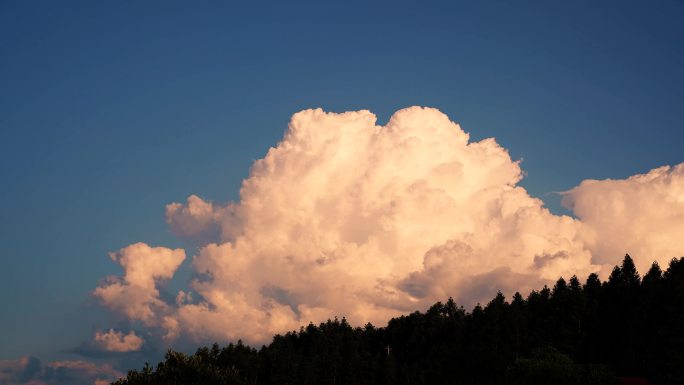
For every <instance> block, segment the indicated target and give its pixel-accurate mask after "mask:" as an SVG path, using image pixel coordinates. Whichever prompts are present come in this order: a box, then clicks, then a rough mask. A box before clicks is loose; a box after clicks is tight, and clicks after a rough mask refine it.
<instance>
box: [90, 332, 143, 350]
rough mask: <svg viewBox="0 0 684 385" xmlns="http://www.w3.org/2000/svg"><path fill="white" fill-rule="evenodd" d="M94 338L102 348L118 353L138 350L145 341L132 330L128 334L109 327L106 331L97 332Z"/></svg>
mask: <svg viewBox="0 0 684 385" xmlns="http://www.w3.org/2000/svg"><path fill="white" fill-rule="evenodd" d="M93 340H94V342H95V344H96V345H97V346H98V347H99V348H100V349H102V350H105V351H108V352H118V353H123V352H135V351H138V350H140V348H141V347H142V345H143V343H144V342H145V341H144V340H143V339H142V337H139V336H138V335H136V334H135V332H134V331H132V330H131V331H130V332H128V334H124V333H123V332H121V331H116V330H114V329H109V331H107V332H104V333H103V332H96V333H95V337H94V338H93Z"/></svg>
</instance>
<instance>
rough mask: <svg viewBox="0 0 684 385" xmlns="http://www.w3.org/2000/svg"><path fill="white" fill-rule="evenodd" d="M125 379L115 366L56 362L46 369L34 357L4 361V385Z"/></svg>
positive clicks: (82, 384)
mask: <svg viewBox="0 0 684 385" xmlns="http://www.w3.org/2000/svg"><path fill="white" fill-rule="evenodd" d="M121 376H122V373H121V372H119V371H117V370H115V369H114V368H113V367H112V366H111V365H108V364H106V365H101V366H98V365H96V364H94V363H92V362H87V361H55V362H51V363H49V364H46V365H43V364H41V362H40V360H39V359H37V358H35V357H31V356H27V357H22V358H20V359H18V360H4V361H3V360H0V383H1V384H3V385H102V384H109V383H111V382H112V381H115V380H116V379H118V378H120V377H121Z"/></svg>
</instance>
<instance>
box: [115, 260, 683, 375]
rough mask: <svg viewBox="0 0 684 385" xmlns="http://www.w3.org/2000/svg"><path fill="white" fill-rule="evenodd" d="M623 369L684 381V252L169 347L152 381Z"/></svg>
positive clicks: (577, 372) (602, 372)
mask: <svg viewBox="0 0 684 385" xmlns="http://www.w3.org/2000/svg"><path fill="white" fill-rule="evenodd" d="M617 377H631V378H641V380H639V381H646V380H645V379H648V381H649V382H650V383H651V384H654V385H682V384H684V258H680V259H673V260H672V261H671V262H670V265H669V266H668V268H667V270H666V271H665V272H663V271H662V270H661V269H660V267H659V266H658V264H656V263H654V264H653V266H652V267H651V269H650V270H649V271H648V272H647V273H646V275H644V277H643V279H642V278H641V277H640V276H639V274H638V273H637V271H636V268H635V267H634V263H633V261H632V259H631V258H630V257H629V255H627V256H625V258H624V260H623V262H622V265H621V266H616V267H615V269H614V270H613V272H612V274H611V275H610V277H609V279H608V280H607V281H606V282H601V281H600V280H599V278H598V276H597V275H596V274H591V275H590V276H589V277H588V278H587V279H586V281H585V282H584V283H581V282H580V281H579V279H578V278H577V277H574V276H573V277H572V278H570V279H569V280H568V281H566V280H565V279H563V278H560V279H559V280H558V281H557V282H556V284H555V285H554V287H553V288H548V287H544V288H542V289H541V290H539V291H532V292H531V293H530V294H529V295H528V296H527V298H526V299H525V298H523V296H522V295H520V294H519V293H516V294H515V295H514V296H513V298H512V299H511V300H510V301H507V300H506V298H505V297H504V296H503V295H502V294H501V293H499V294H497V295H496V297H495V298H494V299H492V300H491V301H490V302H489V303H488V304H486V305H485V306H484V307H483V306H480V305H477V306H475V308H474V309H473V310H472V312H467V311H466V310H465V309H464V308H463V307H460V306H458V305H456V304H455V303H454V301H453V300H452V299H449V300H447V301H446V302H445V303H441V302H438V303H436V304H434V305H433V306H432V307H430V309H428V310H427V311H426V312H424V313H421V312H414V313H412V314H409V315H405V316H401V317H398V318H393V319H391V320H390V321H389V323H388V324H387V326H385V327H375V326H373V325H370V324H368V325H366V326H365V327H363V328H360V327H357V328H353V327H351V326H350V325H349V324H348V323H347V321H346V320H345V319H344V318H342V319H341V320H339V319H335V320H328V321H327V322H325V323H321V324H320V325H318V326H316V325H313V324H310V325H309V326H307V327H305V328H301V329H300V330H299V331H296V332H295V331H293V332H289V333H287V334H285V335H277V336H275V337H274V338H273V341H272V342H271V343H270V344H269V345H268V346H263V347H262V348H261V349H259V350H256V349H253V348H251V347H248V346H245V345H243V344H242V343H241V342H238V343H237V344H230V345H228V346H226V347H223V348H220V347H219V346H218V345H216V344H214V345H213V346H212V347H211V348H207V347H204V348H200V349H198V350H197V352H196V353H195V354H193V355H185V354H183V353H179V352H174V351H169V352H168V353H167V355H166V357H165V360H164V361H163V362H161V363H159V364H158V365H157V366H156V367H152V366H149V365H148V366H146V367H145V368H143V369H142V370H140V371H135V370H134V371H130V372H129V373H128V376H127V377H126V378H124V379H121V380H119V381H117V382H116V383H115V384H116V385H140V384H164V385H171V384H179V385H180V384H207V385H208V384H245V385H248V384H254V385H256V384H260V385H272V384H273V385H275V384H280V385H307V384H310V385H324V384H332V385H343V384H346V385H354V384H368V385H379V384H405V385H409V384H411V385H414V384H430V385H431V384H473V385H486V384H513V385H515V384H520V385H522V384H540V385H547V384H555V385H565V384H568V385H569V384H577V385H579V384H614V383H616V380H617Z"/></svg>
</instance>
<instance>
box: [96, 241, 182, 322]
mask: <svg viewBox="0 0 684 385" xmlns="http://www.w3.org/2000/svg"><path fill="white" fill-rule="evenodd" d="M110 257H111V258H112V260H113V261H115V262H117V263H119V264H120V265H121V267H123V268H124V272H125V273H124V276H123V277H108V278H107V280H106V282H105V283H103V284H102V285H100V286H99V287H98V288H96V289H95V290H94V292H93V294H94V295H95V297H97V298H99V299H100V301H101V302H102V304H104V305H105V306H107V307H109V308H110V309H112V310H115V311H117V312H120V313H122V314H124V315H125V316H126V317H128V318H130V319H131V320H136V321H142V322H143V324H145V325H148V326H152V325H155V324H156V322H157V316H158V314H159V313H160V312H164V311H166V309H167V307H168V306H167V304H166V303H165V302H164V301H162V300H161V299H160V298H159V290H158V289H157V283H158V282H159V281H163V280H167V279H170V278H171V277H172V276H173V274H174V273H175V272H176V269H178V267H179V266H180V264H181V263H182V262H183V260H185V251H184V250H182V249H175V250H172V249H169V248H166V247H150V246H148V245H146V244H144V243H135V244H132V245H130V246H127V247H125V248H123V249H121V250H119V251H118V252H116V253H111V254H110Z"/></svg>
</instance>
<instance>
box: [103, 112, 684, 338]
mask: <svg viewBox="0 0 684 385" xmlns="http://www.w3.org/2000/svg"><path fill="white" fill-rule="evenodd" d="M670 174H671V173H670ZM522 176H523V172H522V170H521V168H520V164H519V162H518V161H515V160H513V159H511V157H510V156H509V154H508V151H506V149H504V148H503V147H501V146H500V145H499V144H498V143H497V142H496V141H495V140H494V139H492V138H490V139H484V140H481V141H471V140H470V138H469V135H468V133H466V132H465V131H463V130H462V129H461V127H460V126H459V125H458V124H456V123H454V122H452V121H450V120H449V118H448V117H447V116H446V115H444V114H442V113H441V112H439V111H438V110H436V109H431V108H421V107H411V108H407V109H404V110H400V111H398V112H396V113H395V114H394V115H393V116H392V118H391V119H390V121H389V122H388V123H387V124H386V125H385V126H380V125H377V124H376V117H375V115H373V114H372V113H371V112H369V111H357V112H346V113H340V114H336V113H326V112H324V111H322V110H320V109H317V110H306V111H302V112H299V113H297V114H295V115H294V116H293V117H292V120H291V122H290V124H289V127H288V130H287V132H286V133H285V137H284V138H283V140H282V141H281V142H280V143H279V144H278V145H277V146H276V147H274V148H271V149H270V150H269V151H268V153H267V154H266V155H265V156H264V158H262V159H260V160H258V161H256V162H255V163H254V165H253V167H252V169H251V172H250V176H249V177H248V178H247V179H246V180H245V181H243V184H242V188H241V190H240V200H239V202H234V203H228V204H225V205H221V204H215V203H213V202H210V201H206V200H203V199H201V198H199V197H197V196H194V195H193V196H190V197H189V198H188V199H187V202H186V203H185V204H182V203H172V204H170V205H168V206H167V208H166V217H167V222H168V223H169V225H170V227H171V229H172V231H173V232H174V233H175V234H177V235H179V236H181V237H185V238H188V239H191V240H193V241H194V242H195V243H197V244H198V245H202V247H200V248H199V249H198V251H197V253H196V255H195V256H194V257H193V260H192V268H193V270H194V272H195V275H196V278H195V279H193V280H192V282H190V287H189V290H187V291H182V292H180V293H178V296H177V297H176V303H175V304H170V303H166V302H163V301H161V300H160V299H159V296H158V292H157V290H156V286H155V283H156V280H157V278H168V277H170V276H171V275H172V274H173V272H174V271H175V270H176V268H177V267H178V265H179V264H180V262H182V260H183V258H184V254H182V251H181V250H170V249H166V248H150V247H149V246H147V245H144V244H136V245H132V246H129V247H128V248H125V249H122V250H121V251H119V252H118V253H116V254H115V256H116V257H113V258H114V260H116V261H117V262H119V263H120V264H121V265H122V267H124V270H125V274H124V277H123V278H110V281H109V282H108V283H105V284H104V285H103V286H101V287H100V288H98V289H96V291H95V295H96V296H98V297H99V298H100V299H101V301H102V303H103V304H104V305H105V306H108V307H109V308H111V309H112V310H114V311H116V312H119V313H121V314H124V315H126V316H127V317H128V318H129V319H131V320H134V321H136V320H137V321H140V322H142V323H143V324H148V325H152V326H155V327H157V328H160V329H161V330H162V332H163V333H164V336H165V338H167V340H172V339H175V338H178V337H187V338H190V339H193V340H200V341H212V340H218V341H226V340H235V339H238V338H242V339H244V340H246V341H248V342H251V343H261V342H266V341H267V340H269V339H270V338H271V336H272V335H273V334H274V333H278V332H283V331H287V330H291V329H296V328H298V327H299V326H300V325H302V324H306V323H308V322H310V321H313V322H318V321H322V320H325V319H326V318H329V317H334V316H338V315H339V316H342V315H343V316H346V317H347V318H348V319H349V320H350V322H352V323H354V324H363V323H365V322H373V323H384V322H385V321H387V319H388V318H390V317H392V316H395V315H397V314H400V313H405V312H407V311H413V310H416V309H421V308H425V307H427V306H428V305H430V304H431V303H433V302H434V301H437V300H444V299H445V298H446V297H448V296H453V297H454V298H455V299H456V300H457V301H458V302H459V303H463V304H465V305H472V304H474V303H475V302H477V301H483V300H486V299H489V298H490V297H491V296H492V295H493V294H494V293H495V292H496V291H497V290H504V291H506V292H513V291H515V290H520V291H527V290H529V289H531V288H537V287H539V285H541V284H544V283H548V282H551V281H552V280H555V279H557V278H558V277H559V276H561V275H562V276H566V277H567V276H570V275H573V274H577V275H578V276H586V275H587V274H588V273H590V272H596V271H599V270H600V269H601V268H602V265H603V264H606V263H616V262H618V261H619V259H620V258H621V257H622V255H624V251H629V250H621V251H619V252H617V253H616V254H610V253H613V252H615V251H616V250H617V249H609V250H608V249H606V250H602V249H599V248H598V246H597V245H598V244H599V243H600V239H599V238H600V237H603V235H601V234H603V233H600V232H599V230H596V229H593V227H595V226H601V223H598V222H596V221H592V220H591V218H589V217H591V214H588V213H586V212H585V211H584V209H583V208H582V207H585V203H584V202H585V201H584V200H583V199H582V197H584V196H585V194H584V192H586V191H588V190H586V187H583V185H580V186H579V187H578V188H576V189H574V190H571V191H570V192H568V193H566V196H565V199H566V202H571V203H568V204H571V205H572V206H573V207H575V208H576V209H577V211H576V212H577V213H578V215H579V216H580V217H581V218H582V219H583V220H586V222H582V221H580V220H578V219H574V218H572V217H569V216H559V215H554V214H552V213H551V212H549V210H547V209H546V208H545V207H544V205H543V202H542V201H541V200H539V199H537V198H534V197H532V196H530V195H529V194H528V192H527V191H526V190H525V189H524V188H522V187H521V186H519V185H518V183H519V182H520V180H521V179H522ZM678 186H679V187H673V190H672V194H674V192H675V191H676V189H679V190H678V191H683V188H682V186H681V184H679V185H678ZM589 195H590V194H589ZM675 195H676V194H675ZM679 197H680V198H679V199H680V201H679V202H680V205H681V193H680V195H679ZM653 202H654V204H657V201H656V200H655V198H654V200H653ZM599 203H600V202H599ZM680 207H681V206H680ZM606 210H610V208H606ZM614 215H619V214H614ZM652 218H653V220H655V221H657V220H660V219H662V218H661V217H658V216H655V217H652ZM623 223H624V222H620V224H623ZM654 231H655V230H654ZM592 232H593V233H592ZM591 234H596V235H595V236H596V240H595V242H592V239H591V238H590V236H591ZM599 235H600V237H599ZM623 247H624V246H623ZM678 247H679V246H676V245H675V246H673V248H671V249H668V250H665V251H667V252H675V251H677V250H681V249H678ZM129 248H134V249H130V250H129ZM150 250H158V251H156V252H155V253H152V252H150ZM640 252H641V251H640ZM172 255H173V256H175V257H171V256H172ZM121 256H126V258H124V257H121ZM132 261H139V263H140V264H141V265H143V266H144V267H145V268H139V269H134V268H133V262H132ZM143 261H144V262H143ZM152 266H154V267H155V268H158V266H167V268H166V269H164V270H163V272H164V274H160V273H158V272H156V273H155V271H156V270H153V269H151V267H152ZM148 268H149V270H148ZM134 270H136V272H137V273H136V274H134V273H133V271H134ZM134 275H135V276H136V277H137V276H138V275H140V276H141V277H142V278H135V279H133V276H134ZM138 281H144V283H145V284H137V283H135V282H138Z"/></svg>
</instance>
